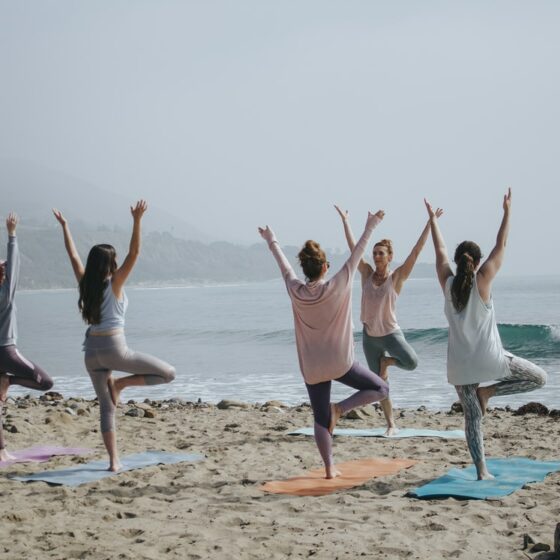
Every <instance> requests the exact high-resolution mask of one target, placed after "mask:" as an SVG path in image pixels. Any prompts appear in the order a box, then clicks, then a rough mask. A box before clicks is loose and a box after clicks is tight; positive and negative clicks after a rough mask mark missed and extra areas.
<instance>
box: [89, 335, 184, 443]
mask: <svg viewBox="0 0 560 560" xmlns="http://www.w3.org/2000/svg"><path fill="white" fill-rule="evenodd" d="M84 349H85V364H86V368H87V371H88V373H89V376H90V378H91V382H92V383H93V388H94V389H95V394H96V395H97V398H98V400H99V409H100V415H101V432H102V433H105V432H114V431H115V405H114V404H113V401H112V400H111V394H110V392H109V386H108V384H107V383H108V380H109V376H110V375H111V374H112V372H113V370H117V371H123V372H126V373H131V374H132V375H141V376H143V378H144V382H145V384H146V385H160V384H162V383H170V382H171V381H173V380H174V379H175V368H174V367H173V366H171V365H169V364H168V363H167V362H164V361H163V360H160V359H159V358H155V357H154V356H150V355H149V354H141V353H140V352H134V351H133V350H130V348H128V346H127V345H126V339H125V337H124V334H117V335H113V336H88V337H87V338H86V341H85V344H84Z"/></svg>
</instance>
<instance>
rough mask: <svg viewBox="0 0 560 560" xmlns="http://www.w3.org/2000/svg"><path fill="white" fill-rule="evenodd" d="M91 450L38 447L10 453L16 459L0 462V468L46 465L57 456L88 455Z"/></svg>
mask: <svg viewBox="0 0 560 560" xmlns="http://www.w3.org/2000/svg"><path fill="white" fill-rule="evenodd" d="M91 452H92V450H91V449H87V448H85V447H58V446H56V445H38V446H36V447H29V448H28V449H20V450H19V451H10V454H11V455H13V456H14V459H10V460H9V461H0V467H7V466H9V465H13V464H14V463H30V462H31V463H44V462H45V461H48V460H49V459H50V458H51V457H54V456H55V455H87V454H89V453H91Z"/></svg>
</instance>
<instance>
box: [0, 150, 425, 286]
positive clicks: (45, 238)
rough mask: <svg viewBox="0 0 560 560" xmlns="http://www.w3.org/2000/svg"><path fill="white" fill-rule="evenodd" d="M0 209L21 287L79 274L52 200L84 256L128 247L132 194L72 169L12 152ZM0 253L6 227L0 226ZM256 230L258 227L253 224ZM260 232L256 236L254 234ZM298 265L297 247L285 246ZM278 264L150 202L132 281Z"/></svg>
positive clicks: (244, 276)
mask: <svg viewBox="0 0 560 560" xmlns="http://www.w3.org/2000/svg"><path fill="white" fill-rule="evenodd" d="M0 182H1V185H2V204H1V209H0V216H2V217H3V216H5V215H6V214H7V213H8V212H9V211H11V210H14V211H15V212H17V213H18V214H19V216H20V225H19V226H18V231H17V235H18V242H19V248H20V253H21V257H22V259H21V260H22V265H21V275H20V287H21V288H24V289H26V288H27V289H43V288H69V287H73V286H75V284H76V282H75V279H74V276H73V274H72V270H71V267H70V263H69V262H68V258H67V255H66V252H65V249H64V244H63V237H62V231H61V228H60V226H59V224H58V222H57V221H56V220H55V219H54V217H53V216H52V213H51V207H53V206H55V207H57V208H59V209H60V210H62V211H63V213H64V215H65V216H66V218H67V219H68V221H69V223H70V226H71V230H72V234H73V237H74V240H75V242H76V246H77V248H78V252H79V253H80V256H81V257H82V260H83V261H84V263H85V260H86V258H87V254H88V251H89V249H90V248H91V246H92V245H94V244H96V243H110V244H112V245H114V246H115V248H116V249H117V253H118V257H119V262H121V261H122V259H123V258H124V255H125V254H126V252H127V249H128V245H129V242H130V233H131V226H132V220H131V217H130V212H129V206H130V204H131V203H132V202H133V201H129V200H126V199H125V198H124V197H123V196H121V195H118V194H114V193H110V192H108V191H104V190H103V189H100V188H98V187H95V186H93V185H90V184H88V183H86V182H84V181H81V180H79V179H76V178H74V177H71V176H69V175H66V174H63V173H60V172H57V171H54V170H51V169H48V168H46V167H43V166H40V165H37V164H32V163H26V162H23V161H17V160H6V159H0ZM0 231H1V232H2V233H1V234H0V243H1V245H0V258H3V257H4V255H5V249H4V247H5V245H4V244H5V242H6V232H5V229H4V228H3V224H2V229H1V230H0ZM255 233H256V232H255ZM255 238H256V239H258V236H257V235H255ZM284 250H285V252H286V255H287V256H288V258H289V259H290V262H291V263H292V265H293V266H294V268H295V270H296V271H297V272H298V273H299V272H300V271H299V266H298V265H297V259H296V255H297V252H298V250H299V247H295V246H289V247H285V248H284ZM327 252H328V255H329V260H330V262H331V265H332V270H337V269H338V268H339V267H340V266H342V264H343V262H344V260H345V259H346V258H347V257H348V253H347V252H340V251H334V252H333V251H329V250H328V249H327ZM415 275H416V276H433V275H434V267H433V265H423V264H418V265H417V267H416V269H415ZM278 277H279V273H278V268H277V265H276V262H275V260H274V259H273V258H272V256H271V255H270V253H269V250H268V248H267V246H266V244H265V243H264V242H259V241H257V242H256V243H255V244H254V245H251V246H245V245H236V244H233V243H229V242H225V241H212V240H211V239H210V238H209V236H207V235H205V234H204V233H202V232H199V231H197V230H196V229H195V228H193V227H191V226H190V225H189V224H188V223H187V222H186V221H183V220H181V219H180V218H177V217H175V216H172V215H170V214H169V213H167V212H165V211H162V210H159V209H158V208H157V207H156V206H154V205H150V208H149V211H148V212H147V213H146V216H145V218H144V221H143V240H142V254H141V258H140V259H139V261H138V264H137V265H136V267H135V269H134V272H133V275H132V277H131V283H135V284H143V285H151V286H157V285H162V286H164V285H182V284H204V283H233V282H251V281H262V280H268V279H273V278H278Z"/></svg>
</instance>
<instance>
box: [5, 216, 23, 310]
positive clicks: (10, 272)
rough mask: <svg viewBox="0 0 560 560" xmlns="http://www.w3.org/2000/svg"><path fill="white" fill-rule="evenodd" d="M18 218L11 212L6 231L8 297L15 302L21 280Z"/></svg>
mask: <svg viewBox="0 0 560 560" xmlns="http://www.w3.org/2000/svg"><path fill="white" fill-rule="evenodd" d="M17 224H18V217H17V215H16V214H14V213H13V212H10V214H9V215H8V218H7V219H6V229H7V230H8V257H7V259H6V265H5V266H6V280H5V282H6V284H7V287H8V297H9V299H10V301H11V300H13V298H14V295H15V293H16V288H17V283H18V280H19V263H20V259H19V249H18V244H17V238H16V228H17Z"/></svg>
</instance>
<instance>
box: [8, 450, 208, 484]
mask: <svg viewBox="0 0 560 560" xmlns="http://www.w3.org/2000/svg"><path fill="white" fill-rule="evenodd" d="M202 460H204V455H199V454H198V453H171V452H168V451H144V452H142V453H135V454H134V455H127V456H125V457H122V458H121V463H122V465H123V466H122V469H121V470H120V471H118V472H110V471H108V470H107V466H108V462H107V459H103V460H101V461H92V462H90V463H84V464H83V465H78V466H76V467H71V468H69V469H59V470H55V471H44V472H38V473H35V474H30V475H29V476H14V477H12V480H22V481H26V482H27V481H32V480H41V481H43V482H48V483H49V484H62V485H65V486H79V485H80V484H85V483H86V482H93V481H95V480H101V479H102V478H107V477H108V476H115V475H118V474H120V473H122V472H125V471H131V470H133V469H141V468H143V467H151V466H154V465H164V464H165V465H172V464H175V463H182V462H185V461H188V462H190V463H197V462H199V461H202Z"/></svg>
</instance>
